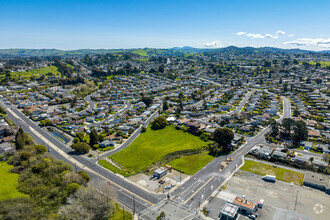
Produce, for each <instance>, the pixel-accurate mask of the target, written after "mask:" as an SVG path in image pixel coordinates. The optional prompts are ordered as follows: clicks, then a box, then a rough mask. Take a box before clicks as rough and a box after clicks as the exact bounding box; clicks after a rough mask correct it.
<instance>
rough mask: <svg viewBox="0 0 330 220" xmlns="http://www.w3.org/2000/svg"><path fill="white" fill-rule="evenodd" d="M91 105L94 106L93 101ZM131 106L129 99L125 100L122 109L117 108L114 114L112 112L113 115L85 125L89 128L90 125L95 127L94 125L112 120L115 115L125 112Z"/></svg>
mask: <svg viewBox="0 0 330 220" xmlns="http://www.w3.org/2000/svg"><path fill="white" fill-rule="evenodd" d="M93 106H94V102H93ZM131 107H132V104H131V103H130V102H129V101H125V107H124V108H123V109H121V110H119V111H118V112H117V113H115V114H113V115H111V116H109V117H107V118H105V119H104V120H102V121H99V122H95V123H90V124H88V125H87V127H88V128H90V127H96V126H99V125H102V124H104V123H106V122H109V121H111V120H113V119H114V118H115V117H116V116H118V115H122V114H123V113H124V112H126V111H127V110H128V109H130V108H131ZM93 108H94V107H93Z"/></svg>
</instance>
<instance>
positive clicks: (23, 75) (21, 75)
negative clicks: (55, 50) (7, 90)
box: [0, 66, 60, 80]
mask: <svg viewBox="0 0 330 220" xmlns="http://www.w3.org/2000/svg"><path fill="white" fill-rule="evenodd" d="M47 73H51V74H52V75H54V76H60V72H58V70H57V67H56V66H49V67H42V68H39V69H34V70H29V71H26V72H12V73H10V76H11V78H12V79H22V80H26V79H28V80H29V79H30V78H31V77H32V76H34V77H36V78H38V77H40V76H42V75H46V74H47ZM4 78H5V75H4V74H3V75H1V76H0V79H1V80H3V79H4Z"/></svg>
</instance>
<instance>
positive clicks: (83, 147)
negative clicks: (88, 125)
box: [71, 129, 102, 154]
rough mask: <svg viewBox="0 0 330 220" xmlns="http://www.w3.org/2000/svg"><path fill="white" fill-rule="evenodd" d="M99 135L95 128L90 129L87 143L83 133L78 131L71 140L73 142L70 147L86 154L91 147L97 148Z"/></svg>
mask: <svg viewBox="0 0 330 220" xmlns="http://www.w3.org/2000/svg"><path fill="white" fill-rule="evenodd" d="M101 137H102V136H99V135H98V134H97V131H96V130H95V129H92V131H91V133H90V135H89V144H88V143H87V142H86V140H85V133H84V132H79V133H77V134H76V137H75V139H74V140H73V144H72V145H71V148H72V149H74V150H75V151H76V152H78V153H80V154H86V153H88V152H89V150H90V149H91V148H93V149H98V147H99V141H100V140H101Z"/></svg>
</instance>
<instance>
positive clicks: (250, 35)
mask: <svg viewBox="0 0 330 220" xmlns="http://www.w3.org/2000/svg"><path fill="white" fill-rule="evenodd" d="M246 36H248V37H251V38H257V39H261V38H265V37H264V36H262V35H261V34H251V33H249V34H247V35H246Z"/></svg>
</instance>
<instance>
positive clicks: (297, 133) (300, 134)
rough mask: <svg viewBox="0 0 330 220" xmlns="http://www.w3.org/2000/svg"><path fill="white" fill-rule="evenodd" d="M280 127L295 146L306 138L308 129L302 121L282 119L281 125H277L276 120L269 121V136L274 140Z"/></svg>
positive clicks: (278, 133)
mask: <svg viewBox="0 0 330 220" xmlns="http://www.w3.org/2000/svg"><path fill="white" fill-rule="evenodd" d="M280 127H282V128H283V129H284V130H285V133H286V135H287V136H288V137H289V138H291V139H292V141H293V144H294V145H295V146H296V145H298V144H299V143H300V142H301V141H304V140H306V139H307V137H308V129H307V125H306V123H305V122H304V121H295V120H293V119H292V118H284V119H283V121H282V124H279V123H278V122H276V120H274V119H272V120H271V121H270V128H271V129H270V136H271V137H274V138H275V137H277V136H278V135H280Z"/></svg>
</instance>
